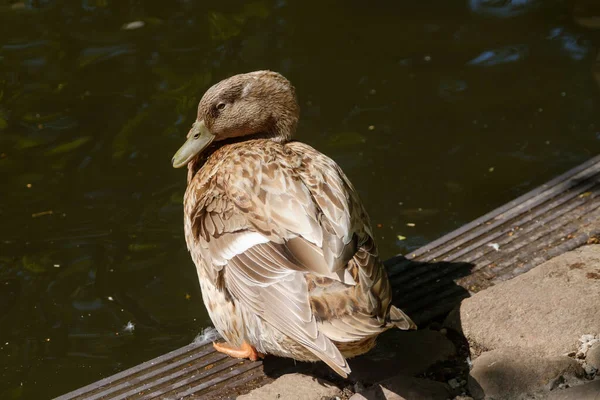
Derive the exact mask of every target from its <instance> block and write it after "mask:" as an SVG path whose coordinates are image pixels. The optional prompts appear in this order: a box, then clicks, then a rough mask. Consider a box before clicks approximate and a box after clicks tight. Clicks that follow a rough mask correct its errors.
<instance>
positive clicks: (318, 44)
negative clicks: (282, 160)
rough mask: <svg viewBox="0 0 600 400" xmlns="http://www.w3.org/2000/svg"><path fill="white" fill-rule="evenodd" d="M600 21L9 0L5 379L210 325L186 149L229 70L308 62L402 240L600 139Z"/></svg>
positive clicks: (322, 142)
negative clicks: (187, 204)
mask: <svg viewBox="0 0 600 400" xmlns="http://www.w3.org/2000/svg"><path fill="white" fill-rule="evenodd" d="M599 21H600V10H598V7H597V6H595V4H594V2H592V1H588V2H585V1H571V2H568V1H559V0H554V1H548V2H542V1H534V0H531V1H530V0H520V1H494V0H472V1H469V2H448V1H441V0H430V1H427V2H424V3H423V4H422V5H421V3H419V2H414V3H413V4H411V3H406V2H402V4H400V3H392V2H382V1H379V2H375V3H372V4H369V5H368V6H367V5H366V4H365V3H364V2H358V1H350V2H347V1H341V0H339V1H334V2H330V4H328V5H327V7H323V5H322V4H321V3H319V2H316V1H312V2H293V3H292V2H288V1H285V0H275V1H269V0H254V1H250V2H245V1H234V0H229V1H225V2H220V3H218V4H217V3H214V2H213V3H208V2H200V1H191V0H189V1H188V0H181V1H172V2H150V1H137V2H121V1H107V0H82V1H75V0H63V1H58V0H43V1H42V0H27V1H0V30H1V32H2V38H3V40H2V41H1V42H0V174H1V175H0V176H1V177H2V179H1V180H0V193H1V194H0V218H1V219H2V224H1V226H2V230H1V232H0V398H3V399H4V398H7V399H12V398H14V399H17V398H31V399H39V398H47V397H48V396H54V395H58V394H60V393H63V392H65V391H68V390H72V389H75V388H77V387H79V386H81V385H83V384H86V383H89V382H91V381H93V380H96V379H99V378H101V377H103V376H106V375H108V374H111V373H114V372H116V371H118V370H121V369H123V368H126V367H129V366H132V365H134V364H136V363H138V362H140V361H142V360H146V359H149V358H151V357H154V356H156V355H158V354H161V353H163V352H166V351H168V350H171V349H174V348H176V347H178V346H181V345H183V344H185V343H188V342H189V341H191V340H192V339H193V338H194V336H195V335H196V334H197V333H198V332H199V331H201V329H202V328H204V327H206V326H207V325H208V323H209V321H208V320H207V317H206V314H205V312H204V308H203V306H202V305H201V300H200V293H199V289H198V285H197V282H196V278H195V271H194V268H193V264H192V262H191V260H190V259H189V256H188V254H187V251H186V249H185V244H184V240H183V237H182V234H183V232H182V210H181V201H182V196H183V192H184V189H185V187H184V185H185V176H184V174H183V173H182V172H181V171H178V170H173V169H172V168H171V167H170V164H169V161H170V159H171V156H172V154H173V152H174V151H175V150H176V149H177V148H178V147H179V145H180V144H181V141H182V140H183V137H184V135H185V133H186V132H187V128H188V126H189V124H190V123H191V122H192V120H193V119H194V115H195V108H196V104H197V102H198V100H199V98H200V96H201V94H202V93H203V91H204V90H206V88H207V87H208V86H209V85H210V84H211V83H214V82H216V81H217V80H219V79H221V78H223V77H225V76H228V75H231V74H234V73H238V72H245V71H249V70H254V69H259V68H271V69H274V70H277V71H279V72H282V73H283V74H285V75H286V76H287V77H289V78H290V79H291V80H292V81H293V82H294V83H295V85H296V86H297V91H298V95H299V98H300V102H301V105H302V123H301V127H300V131H299V134H298V136H299V137H300V138H301V139H302V140H304V141H307V142H308V143H310V144H312V145H314V146H316V147H317V148H319V149H320V150H322V151H323V152H325V153H327V154H329V155H331V156H332V157H333V158H334V159H336V160H337V161H338V162H339V163H340V164H341V165H342V167H343V168H344V170H345V171H346V172H347V174H348V175H349V176H350V178H351V179H352V181H353V182H354V184H355V186H356V187H357V188H358V190H359V191H360V193H361V196H362V197H363V200H364V201H365V203H366V206H367V209H368V210H369V212H370V214H371V217H372V220H373V224H374V226H375V227H376V228H375V230H376V235H377V240H378V243H379V245H380V247H381V253H382V254H383V256H384V257H389V256H391V255H393V254H395V253H399V252H402V253H407V252H410V251H411V250H412V249H415V248H417V247H419V246H421V245H423V244H425V243H427V242H428V241H430V240H433V239H435V238H436V237H439V236H440V235H442V234H443V233H445V232H448V231H450V230H452V229H454V228H456V227H458V226H460V225H462V224H464V223H465V222H468V221H469V220H471V219H473V218H475V217H477V216H479V215H481V214H483V213H485V212H486V211H489V210H490V209H492V208H493V207H496V206H498V205H500V204H502V203H504V202H506V201H508V200H510V199H512V198H514V197H515V196H517V195H519V194H521V193H523V192H525V191H527V190H529V189H531V188H532V187H533V186H535V185H537V184H540V183H542V182H544V181H545V180H547V179H549V178H550V177H552V176H553V175H555V174H557V173H559V172H561V171H564V170H565V169H567V168H569V167H571V166H574V165H576V164H578V163H580V162H582V161H583V160H585V159H587V158H588V157H590V156H591V155H594V154H596V153H597V152H598V144H599V143H600V142H599V140H600V139H599V138H600V133H599V132H600V113H599V112H598V109H599V105H600V96H599V94H598V87H597V85H596V80H599V79H600V78H598V77H599V76H600V73H598V71H600V68H599V67H598V62H597V61H596V60H597V55H596V54H597V49H598V44H599V43H600V41H599V37H598V35H599V32H600V31H599V30H597V28H598V27H600V23H599ZM130 321H131V323H132V324H133V326H134V329H125V327H126V326H127V325H128V322H130Z"/></svg>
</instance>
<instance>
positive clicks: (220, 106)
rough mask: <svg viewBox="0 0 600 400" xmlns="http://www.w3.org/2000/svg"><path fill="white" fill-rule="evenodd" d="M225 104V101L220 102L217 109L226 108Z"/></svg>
mask: <svg viewBox="0 0 600 400" xmlns="http://www.w3.org/2000/svg"><path fill="white" fill-rule="evenodd" d="M225 106H226V104H225V103H224V102H220V103H219V104H217V110H219V111H221V110H222V109H224V108H225Z"/></svg>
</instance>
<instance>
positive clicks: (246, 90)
mask: <svg viewBox="0 0 600 400" xmlns="http://www.w3.org/2000/svg"><path fill="white" fill-rule="evenodd" d="M253 86H254V82H252V81H250V82H247V83H246V84H245V85H244V88H243V89H242V95H241V96H240V97H241V98H242V99H243V98H244V97H246V96H248V94H249V93H250V90H252V87H253Z"/></svg>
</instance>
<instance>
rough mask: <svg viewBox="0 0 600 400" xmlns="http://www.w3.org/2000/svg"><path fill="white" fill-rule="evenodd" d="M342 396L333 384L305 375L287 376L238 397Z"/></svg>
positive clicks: (306, 399)
mask: <svg viewBox="0 0 600 400" xmlns="http://www.w3.org/2000/svg"><path fill="white" fill-rule="evenodd" d="M340 394H341V390H340V389H339V388H337V387H336V386H334V385H333V384H332V383H330V382H327V381H323V380H320V379H316V378H313V377H311V376H308V375H303V374H287V375H282V376H280V377H279V378H277V379H276V380H275V381H273V382H272V383H270V384H268V385H265V386H262V387H259V388H257V389H254V390H253V391H251V392H250V393H248V394H245V395H242V396H238V399H239V400H271V399H272V400H282V399H286V400H287V399H289V400H321V399H322V398H323V397H325V398H330V397H335V396H338V395H340Z"/></svg>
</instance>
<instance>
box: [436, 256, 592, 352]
mask: <svg viewBox="0 0 600 400" xmlns="http://www.w3.org/2000/svg"><path fill="white" fill-rule="evenodd" d="M598 293H600V245H590V246H583V247H581V248H579V249H576V250H573V251H570V252H567V253H565V254H563V255H561V256H558V257H555V258H553V259H551V260H549V261H547V262H545V263H543V264H541V265H539V266H537V267H536V268H534V269H532V270H531V271H529V272H527V273H525V274H523V275H520V276H518V277H516V278H513V279H511V280H509V281H506V282H502V283H499V284H497V285H496V286H493V287H491V288H488V289H486V290H484V291H482V292H479V293H477V294H475V295H473V296H472V297H470V298H468V299H465V300H464V301H463V302H462V304H461V305H460V308H459V310H457V311H455V312H454V314H453V316H449V318H448V319H447V321H446V323H447V324H448V325H449V326H451V327H452V328H454V329H457V330H459V331H461V330H462V332H463V333H464V335H465V337H466V338H467V340H469V343H470V345H471V347H472V348H473V349H474V350H476V351H489V350H494V349H498V348H502V347H520V348H524V349H531V350H533V351H535V352H536V353H537V354H539V355H540V356H558V355H562V354H565V353H568V352H572V351H576V350H577V347H578V340H579V338H580V337H581V336H582V335H583V334H598V333H600V307H598V298H599V297H598Z"/></svg>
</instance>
